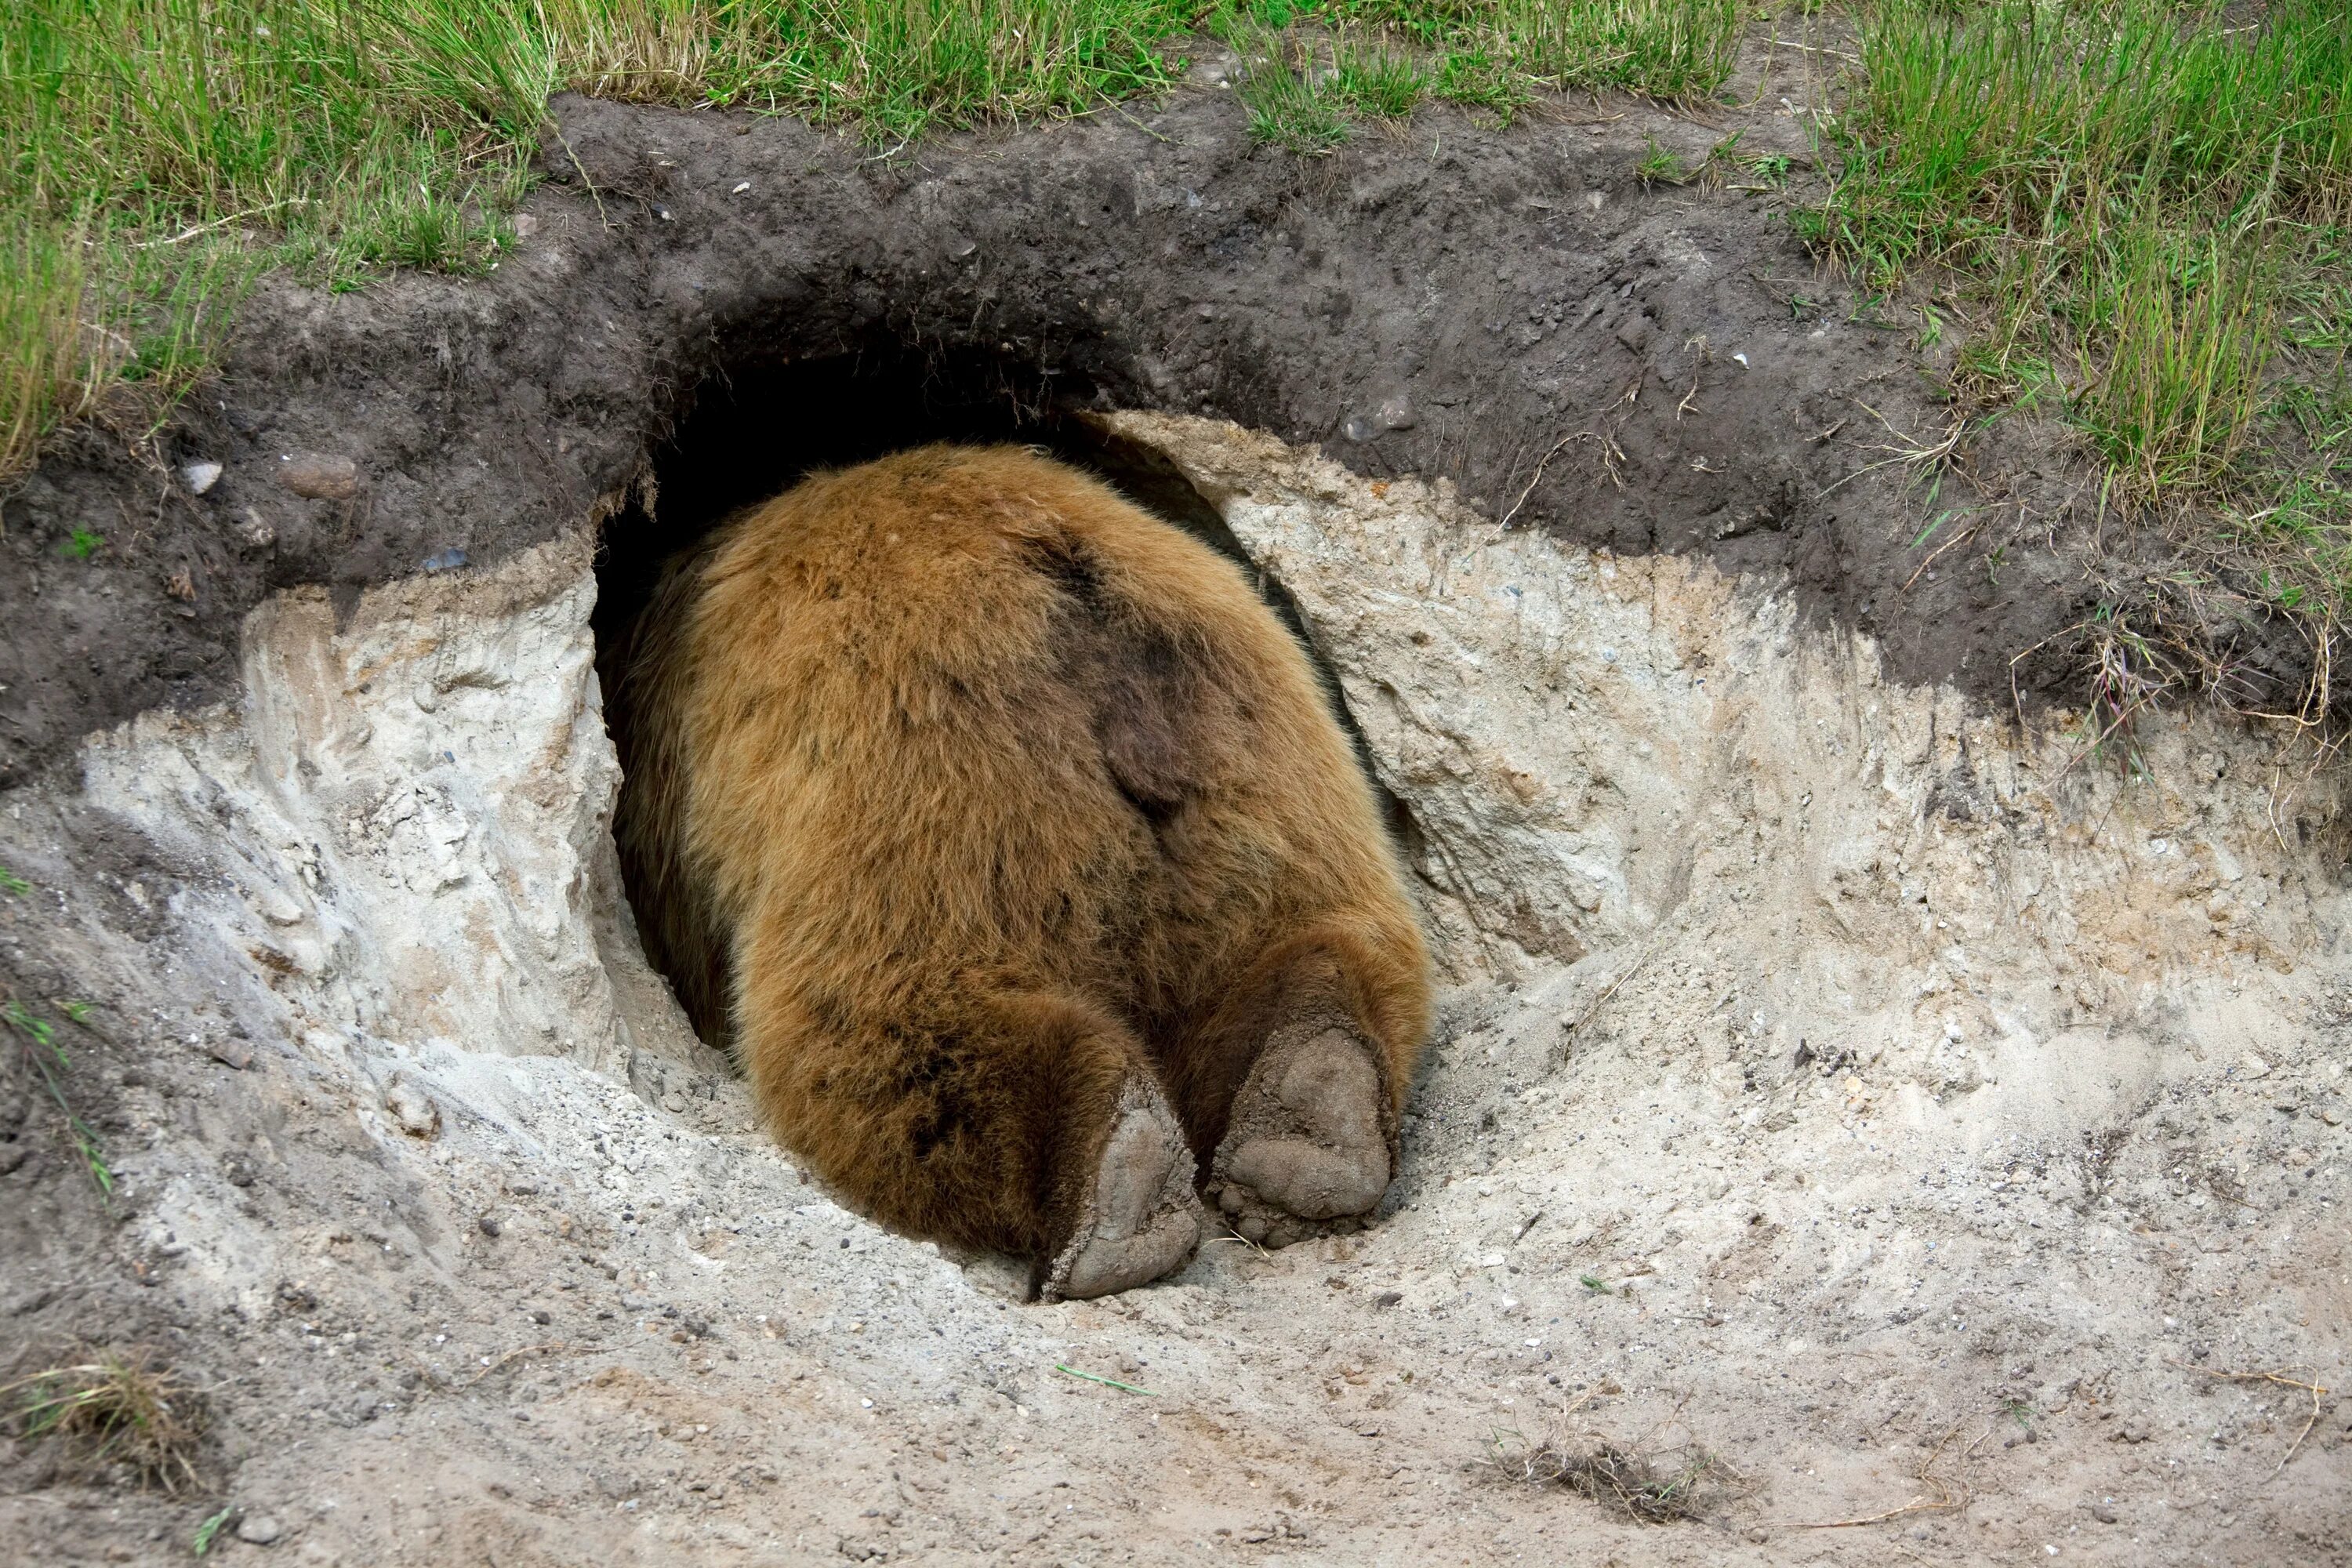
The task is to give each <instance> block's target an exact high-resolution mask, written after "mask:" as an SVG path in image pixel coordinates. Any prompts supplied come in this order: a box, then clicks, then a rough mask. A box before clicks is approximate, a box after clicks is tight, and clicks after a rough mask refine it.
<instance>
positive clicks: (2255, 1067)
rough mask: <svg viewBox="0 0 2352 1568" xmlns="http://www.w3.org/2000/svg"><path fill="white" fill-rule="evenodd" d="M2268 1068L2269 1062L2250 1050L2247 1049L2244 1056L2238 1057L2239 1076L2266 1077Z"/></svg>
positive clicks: (2268, 1071)
mask: <svg viewBox="0 0 2352 1568" xmlns="http://www.w3.org/2000/svg"><path fill="white" fill-rule="evenodd" d="M2270 1070H2271V1064H2270V1063H2268V1062H2266V1061H2264V1060H2263V1058H2260V1057H2258V1056H2256V1055H2254V1053H2253V1052H2252V1051H2248V1052H2247V1053H2246V1054H2245V1055H2244V1056H2242V1057H2240V1058H2238V1076H2239V1077H2240V1078H2247V1079H2253V1078H2267V1077H2268V1076H2270Z"/></svg>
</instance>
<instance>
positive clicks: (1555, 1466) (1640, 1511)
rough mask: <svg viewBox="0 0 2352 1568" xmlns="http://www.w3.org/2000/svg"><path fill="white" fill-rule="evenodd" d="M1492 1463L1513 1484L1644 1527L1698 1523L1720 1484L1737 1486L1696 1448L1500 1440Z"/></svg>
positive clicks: (1712, 1457)
mask: <svg viewBox="0 0 2352 1568" xmlns="http://www.w3.org/2000/svg"><path fill="white" fill-rule="evenodd" d="M1578 1403H1579V1404H1581V1403H1583V1402H1582V1401H1581V1400H1580V1401H1578ZM1570 1408H1573V1406H1571V1407H1570ZM1490 1462H1491V1463H1492V1464H1493V1465H1494V1467H1495V1468H1496V1470H1498V1471H1499V1472H1501V1473H1502V1474H1503V1475H1504V1476H1507V1477H1508V1478H1509V1479H1512V1480H1515V1481H1521V1482H1525V1483H1526V1484H1528V1485H1530V1486H1561V1487H1566V1488H1567V1489H1569V1490H1570V1491H1572V1492H1575V1493H1577V1494H1578V1495H1580V1496H1582V1497H1587V1498H1590V1499H1591V1500H1593V1501H1594V1502H1596V1503H1599V1504H1600V1505H1601V1507H1602V1508H1604V1509H1607V1510H1609V1511H1611V1512H1612V1513H1615V1514H1618V1515H1621V1516H1622V1517H1623V1518H1626V1519H1631V1520H1636V1521H1640V1522H1642V1523H1643V1524H1672V1523H1674V1522H1675V1521H1679V1520H1685V1519H1696V1518H1699V1517H1701V1516H1702V1515H1703V1514H1704V1513H1705V1512H1706V1510H1707V1508H1708V1507H1709V1506H1710V1504H1711V1503H1712V1501H1713V1500H1714V1499H1713V1496H1712V1494H1713V1493H1714V1492H1715V1491H1716V1490H1717V1484H1718V1483H1722V1482H1727V1483H1730V1484H1731V1485H1732V1486H1734V1487H1737V1486H1738V1484H1739V1478H1738V1476H1737V1475H1736V1474H1734V1473H1733V1471H1732V1470H1731V1469H1730V1468H1729V1467H1728V1466H1727V1465H1726V1464H1725V1463H1724V1462H1723V1460H1722V1459H1721V1458H1719V1457H1718V1456H1717V1455H1716V1454H1714V1453H1711V1452H1709V1451H1708V1450H1707V1449H1706V1448H1702V1447H1699V1446H1697V1445H1696V1444H1685V1445H1683V1446H1681V1447H1674V1448H1664V1449H1658V1450H1655V1451H1653V1452H1640V1451H1636V1450H1634V1449H1629V1448H1624V1447H1619V1446H1618V1445H1617V1444H1615V1443H1613V1442H1610V1441H1608V1440H1607V1439H1605V1438H1604V1439H1600V1440H1597V1441H1595V1442H1593V1443H1592V1444H1591V1446H1590V1447H1586V1446H1585V1445H1583V1444H1581V1443H1576V1444H1571V1443H1570V1442H1569V1441H1568V1440H1567V1439H1566V1438H1564V1437H1561V1436H1550V1437H1546V1438H1544V1439H1542V1440H1540V1441H1538V1442H1534V1443H1522V1444H1520V1445H1519V1446H1518V1447H1516V1448H1515V1447H1511V1446H1510V1445H1509V1444H1508V1443H1507V1442H1506V1440H1505V1438H1504V1436H1500V1435H1498V1436H1496V1439H1495V1452H1494V1454H1493V1455H1492V1456H1491V1458H1490Z"/></svg>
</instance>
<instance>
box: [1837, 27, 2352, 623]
mask: <svg viewBox="0 0 2352 1568" xmlns="http://www.w3.org/2000/svg"><path fill="white" fill-rule="evenodd" d="M1856 19H1857V23H1858V26H1859V51H1858V52H1859V56H1860V61H1859V65H1858V67H1857V68H1856V69H1855V70H1854V72H1853V94H1852V97H1851V99H1850V100H1849V101H1848V103H1847V104H1846V107H1845V110H1844V112H1843V115H1842V116H1841V118H1840V119H1839V120H1838V121H1836V122H1835V124H1834V126H1833V127H1832V132H1831V141H1832V150H1833V152H1834V153H1836V154H1837V155H1838V159H1839V162H1840V163H1842V166H1843V167H1842V173H1841V174H1840V175H1839V177H1838V179H1837V183H1836V185H1835V189H1834V192H1833V194H1832V195H1831V197H1830V198H1829V200H1828V201H1827V202H1826V204H1824V205H1822V207H1821V208H1820V209H1819V210H1818V211H1817V212H1814V213H1812V214H1810V215H1808V216H1807V218H1806V219H1805V226H1806V228H1807V231H1808V234H1809V236H1810V237H1811V238H1812V239H1813V240H1814V241H1815V243H1816V244H1818V245H1819V246H1820V247H1822V248H1823V249H1824V250H1825V251H1827V252H1828V253H1829V254H1831V255H1832V256H1834V257H1835V258H1838V259H1840V260H1842V261H1843V262H1845V263H1846V264H1848V265H1849V266H1851V267H1852V268H1853V269H1855V270H1856V271H1857V272H1859V273H1860V274H1861V275H1862V276H1863V278H1864V279H1866V280H1867V281H1868V282H1869V283H1870V284H1871V285H1873V286H1874V287H1875V288H1877V289H1884V290H1889V291H1891V290H1893V289H1895V288H1897V287H1898V286H1900V285H1902V284H1904V283H1905V282H1906V281H1909V282H1912V283H1914V284H1921V285H1924V286H1926V287H1928V288H1931V289H1937V290H1940V291H1943V292H1945V293H1946V294H1947V295H1948V297H1949V298H1950V299H1951V300H1953V301H1954V302H1955V303H1956V304H1957V305H1958V308H1959V310H1960V312H1961V314H1962V316H1963V318H1964V320H1965V321H1966V324H1967V328H1968V332H1967V338H1966V342H1964V344H1963V346H1962V349H1961V352H1960V356H1959V366H1960V374H1959V377H1958V380H1959V391H1960V392H1961V394H1962V395H1963V397H1964V398H1965V399H1969V400H1972V401H1974V402H1976V403H1977V404H1979V405H1981V406H1983V407H1985V408H1987V409H1990V410H1996V411H1997V410H1999V409H2000V408H2003V407H2007V406H2010V405H2014V404H2016V403H2019V402H2028V403H2038V404H2042V405H2054V406H2056V407H2057V408H2059V409H2062V410H2063V412H2064V414H2065V415H2066V416H2068V417H2069V418H2070V419H2071V420H2072V421H2073V422H2074V425H2075V426H2078V427H2079V428H2080V429H2081V430H2082V431H2083V432H2084V437H2086V439H2087V440H2088V442H2089V444H2090V446H2091V447H2092V448H2093V450H2094V451H2095V453H2096V455H2097V456H2098V458H2100V459H2101V460H2102V461H2103V462H2104V464H2105V468H2106V469H2107V476H2108V482H2107V494H2108V496H2109V498H2110V499H2112V500H2117V501H2120V502H2122V503H2123V504H2124V506H2125V507H2126V510H2162V511H2168V512H2171V513H2173V514H2175V515H2179V514H2181V513H2182V512H2183V511H2184V510H2186V511H2188V512H2191V513H2195V514H2197V515H2199V516H2200V517H2201V518H2202V519H2203V521H2202V522H2201V523H2200V524H2199V526H2200V529H2201V530H2202V531H2206V532H2208V533H2210V534H2217V535H2218V537H2219V541H2220V542H2221V543H2223V544H2225V545H2226V546H2228V547H2230V548H2231V549H2235V550H2240V551H2242V552H2253V553H2255V554H2258V555H2262V556H2263V557H2264V558H2265V559H2269V560H2272V561H2273V563H2274V564H2275V565H2276V567H2277V570H2278V572H2279V573H2280V575H2279V577H2278V578H2277V581H2278V583H2279V584H2280V587H2281V590H2282V594H2283V595H2293V600H2292V601H2290V600H2289V599H2287V598H2284V597H2283V598H2282V599H2281V603H2282V605H2284V607H2288V608H2294V607H2296V604H2297V603H2299V602H2300V601H2301V600H2302V598H2303V596H2304V595H2307V594H2309V593H2310V592H2312V591H2314V590H2317V591H2319V592H2320V593H2321V594H2322V595H2323V596H2325V597H2326V598H2327V599H2328V600H2329V601H2330V602H2331V605H2332V606H2333V607H2334V608H2339V609H2340V608H2341V607H2343V606H2344V605H2346V604H2347V603H2352V599H2347V591H2352V574H2347V572H2346V570H2345V569H2344V568H2345V565H2346V563H2347V556H2352V552H2347V547H2346V540H2347V537H2352V532H2347V531H2352V510H2347V506H2346V488H2347V487H2346V480H2347V479H2352V468H2347V458H2352V443H2347V440H2346V431H2347V420H2346V416H2347V412H2352V410H2347V404H2346V401H2345V399H2344V397H2343V395H2342V390H2341V388H2342V379H2341V368H2342V356H2343V353H2344V351H2345V349H2346V347H2347V332H2352V314H2347V306H2352V284H2347V279H2352V272H2347V266H2346V229H2345V225H2346V223H2347V218H2352V7H2347V6H2345V5H2343V4H2342V3H2341V0H2273V4H2272V5H2269V6H2268V7H2267V9H2266V11H2265V12H2263V14H2261V15H2260V16H2255V17H2252V18H2251V19H2250V18H2246V17H2236V18H2235V19H2234V25H2233V21H2232V16H2231V15H2225V13H2224V12H2223V10H2222V9H2221V7H2219V6H2217V5H2209V4H2202V3H2197V0H2191V3H2189V4H2179V3H2176V0H1976V3H1965V0H1867V3H1866V4H1864V5H1862V6H1861V8H1860V9H1859V10H1858V12H1857V13H1856ZM2331 388H2333V390H2330V389H2331ZM2305 607H2308V606H2305Z"/></svg>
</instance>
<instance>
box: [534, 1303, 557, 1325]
mask: <svg viewBox="0 0 2352 1568" xmlns="http://www.w3.org/2000/svg"><path fill="white" fill-rule="evenodd" d="M530 1321H532V1322H534V1323H537V1324H539V1325H541V1327H545V1326H546V1325H547V1324H549V1323H551V1322H553V1321H555V1314H554V1313H552V1312H551V1311H549V1310H547V1309H546V1308H544V1307H533V1308H532V1309H531V1310H530Z"/></svg>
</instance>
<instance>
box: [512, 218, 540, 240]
mask: <svg viewBox="0 0 2352 1568" xmlns="http://www.w3.org/2000/svg"><path fill="white" fill-rule="evenodd" d="M538 232H539V216H538V215H537V214H535V213H517V214H515V215H514V237H516V238H517V239H529V238H530V237H531V236H532V235H534V234H537V233H538Z"/></svg>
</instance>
